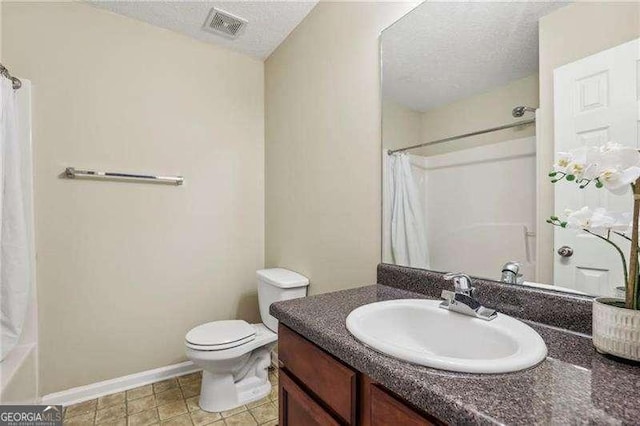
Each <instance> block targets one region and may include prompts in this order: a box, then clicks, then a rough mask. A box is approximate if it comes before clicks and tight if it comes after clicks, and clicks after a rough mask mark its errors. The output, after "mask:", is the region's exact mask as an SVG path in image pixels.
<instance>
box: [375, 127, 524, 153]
mask: <svg viewBox="0 0 640 426" xmlns="http://www.w3.org/2000/svg"><path fill="white" fill-rule="evenodd" d="M535 122H536V119H535V118H531V119H528V120H520V121H516V122H515V123H511V124H505V125H504V126H498V127H491V128H490V129H484V130H478V131H475V132H471V133H465V134H463V135H458V136H451V137H449V138H444V139H438V140H435V141H431V142H425V143H421V144H418V145H412V146H408V147H406V148H399V149H390V150H388V151H387V154H389V155H391V154H394V153H396V152H403V151H408V150H410V149H415V148H424V147H425V146H431V145H436V144H439V143H443V142H450V141H454V140H456V139H464V138H468V137H471V136H477V135H483V134H485V133H491V132H497V131H499V130H505V129H510V128H512V127H518V126H527V125H529V124H532V123H535Z"/></svg>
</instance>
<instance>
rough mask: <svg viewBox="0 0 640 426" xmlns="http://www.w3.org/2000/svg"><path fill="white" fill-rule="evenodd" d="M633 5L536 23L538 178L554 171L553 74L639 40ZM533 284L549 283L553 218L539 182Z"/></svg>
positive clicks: (547, 191)
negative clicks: (535, 271)
mask: <svg viewBox="0 0 640 426" xmlns="http://www.w3.org/2000/svg"><path fill="white" fill-rule="evenodd" d="M639 17H640V5H639V4H637V3H575V4H572V5H569V6H566V7H563V8H562V9H558V10H557V11H555V12H553V13H551V14H549V15H547V16H545V17H543V18H542V19H541V20H540V114H539V117H540V119H539V133H538V137H537V140H538V148H537V153H538V176H542V177H544V176H546V175H547V173H548V172H549V170H551V168H552V165H553V156H554V148H553V146H554V142H553V140H554V139H553V126H554V123H553V70H554V69H555V68H557V67H559V66H561V65H565V64H568V63H571V62H574V61H576V60H578V59H581V58H584V57H586V56H589V55H592V54H594V53H597V52H600V51H602V50H606V49H609V48H611V47H614V46H616V45H619V44H622V43H624V42H626V41H629V40H632V39H634V38H637V37H638V36H640V19H639ZM537 201H538V203H537V205H538V226H537V228H538V234H537V243H538V248H537V253H538V271H537V274H536V276H537V279H538V281H540V282H544V283H551V282H553V257H554V251H553V227H551V226H548V224H546V223H545V220H546V218H548V217H549V216H550V215H552V214H554V211H553V185H552V184H551V183H549V182H547V181H544V180H541V181H540V185H539V188H538V200H537Z"/></svg>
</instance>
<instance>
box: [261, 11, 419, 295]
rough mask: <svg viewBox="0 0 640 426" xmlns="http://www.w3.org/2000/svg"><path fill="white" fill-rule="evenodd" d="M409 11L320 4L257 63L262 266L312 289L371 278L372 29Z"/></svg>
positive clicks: (376, 104) (375, 153) (374, 203)
mask: <svg viewBox="0 0 640 426" xmlns="http://www.w3.org/2000/svg"><path fill="white" fill-rule="evenodd" d="M412 7H413V4H411V3H359V2H344V3H329V2H327V3H320V4H319V5H318V6H316V8H315V9H314V10H313V11H312V12H311V14H309V16H307V18H306V19H305V20H304V21H303V22H302V23H301V24H300V25H299V26H298V28H297V29H296V30H295V31H294V32H293V33H292V34H291V35H290V36H289V38H288V39H287V40H286V41H285V42H284V43H283V44H282V45H281V46H280V47H279V48H278V49H277V50H276V51H275V52H274V53H273V54H272V55H271V56H270V57H269V59H268V60H267V61H266V69H265V72H266V74H265V82H266V85H265V99H266V113H267V115H266V122H265V126H266V200H267V207H266V241H267V244H266V263H267V265H268V266H275V265H279V266H283V267H286V268H290V269H293V270H295V271H298V272H300V273H302V274H305V275H307V276H309V277H310V278H311V288H310V291H311V292H312V293H322V292H327V291H331V290H336V289H341V288H346V287H353V286H358V285H364V284H371V283H373V282H375V277H376V271H375V267H376V264H377V263H378V262H379V261H380V252H381V248H380V215H381V212H380V198H381V196H380V168H381V166H380V161H381V149H382V146H381V143H380V138H381V135H380V114H381V113H380V79H379V55H378V35H379V32H380V31H381V30H382V29H383V28H384V27H385V26H388V25H389V24H391V23H392V22H393V21H395V20H396V19H397V18H399V17H400V16H401V15H402V14H404V13H406V12H407V11H409V10H410V9H411V8H412Z"/></svg>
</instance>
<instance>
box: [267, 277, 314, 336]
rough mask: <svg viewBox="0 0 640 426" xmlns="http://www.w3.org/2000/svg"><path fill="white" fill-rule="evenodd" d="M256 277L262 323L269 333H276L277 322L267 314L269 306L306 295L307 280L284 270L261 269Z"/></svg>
mask: <svg viewBox="0 0 640 426" xmlns="http://www.w3.org/2000/svg"><path fill="white" fill-rule="evenodd" d="M256 274H257V276H258V303H259V304H260V316H261V317H262V322H263V323H264V325H266V326H267V327H268V328H269V329H270V330H271V331H273V332H275V333H277V332H278V320H277V319H275V318H274V317H273V316H271V315H270V314H269V306H271V304H272V303H274V302H279V301H281V300H289V299H297V298H299V297H304V296H306V295H307V287H308V286H309V279H308V278H307V277H305V276H303V275H300V274H298V273H297V272H293V271H289V270H288V269H284V268H271V269H261V270H259V271H257V272H256Z"/></svg>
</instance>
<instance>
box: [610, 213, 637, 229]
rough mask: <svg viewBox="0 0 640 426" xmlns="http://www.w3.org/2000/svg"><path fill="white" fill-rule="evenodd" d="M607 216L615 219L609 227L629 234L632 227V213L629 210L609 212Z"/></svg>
mask: <svg viewBox="0 0 640 426" xmlns="http://www.w3.org/2000/svg"><path fill="white" fill-rule="evenodd" d="M609 216H611V217H612V218H613V219H614V220H615V223H614V224H613V225H611V227H610V228H609V229H611V230H612V231H616V232H619V233H621V234H631V230H632V227H633V214H632V213H631V212H624V213H609Z"/></svg>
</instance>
